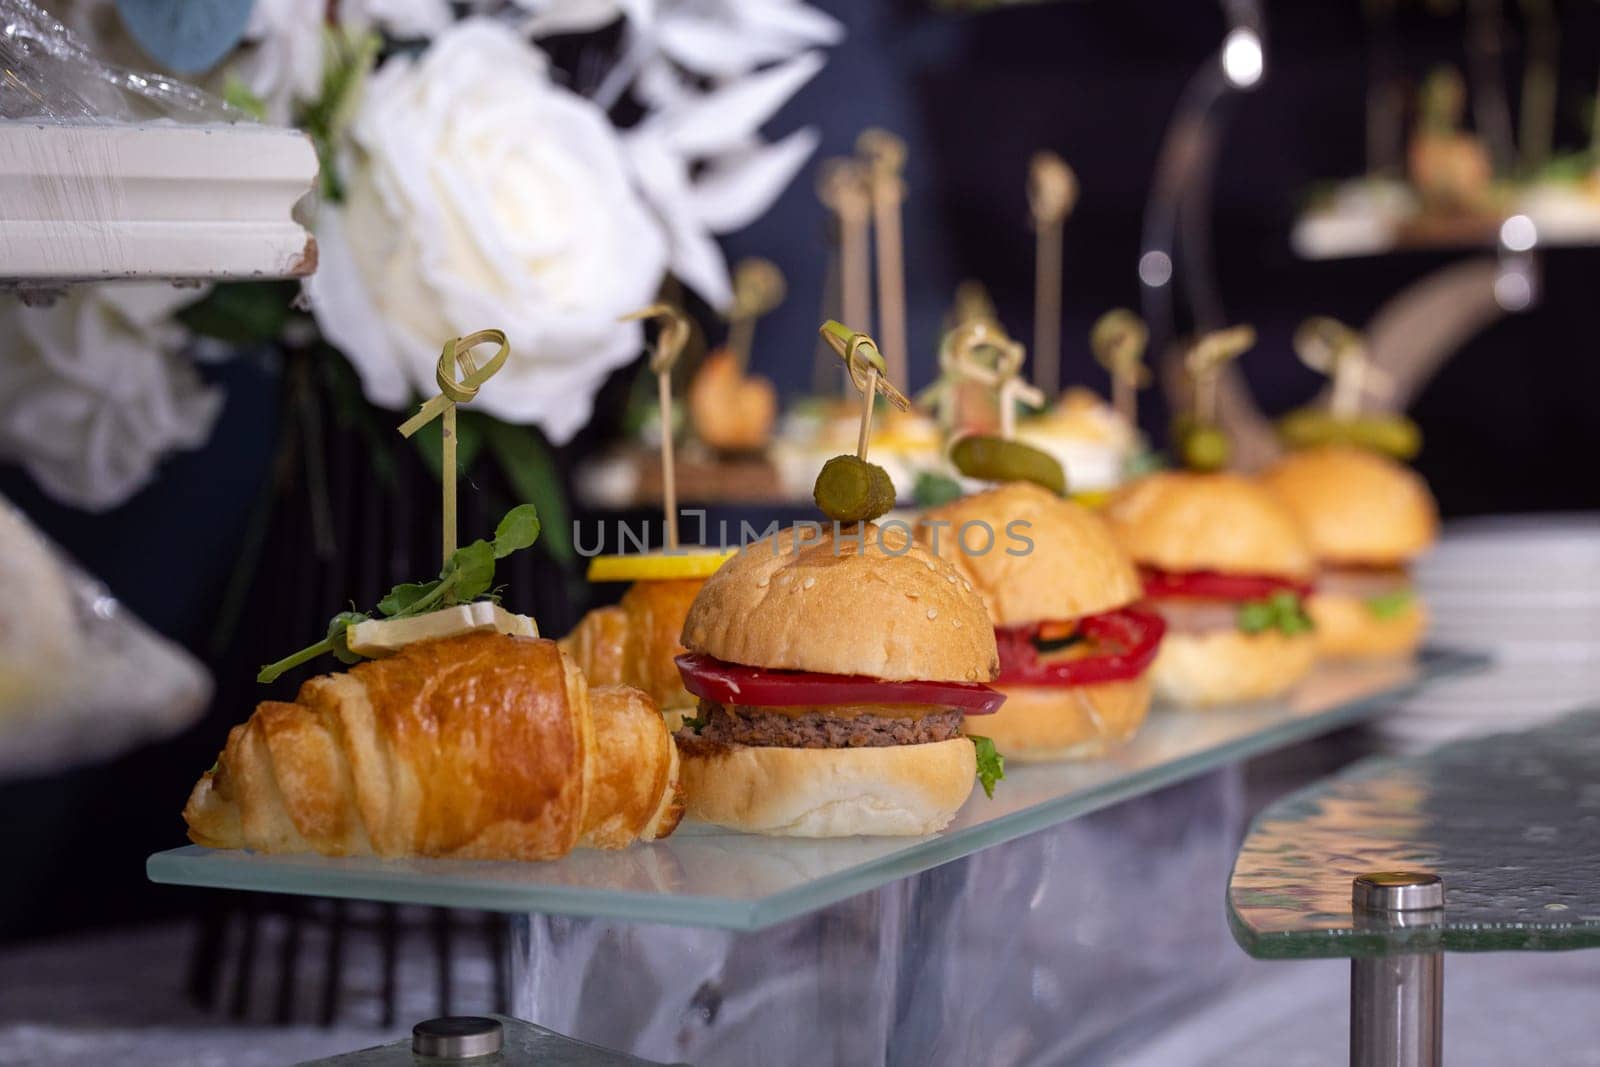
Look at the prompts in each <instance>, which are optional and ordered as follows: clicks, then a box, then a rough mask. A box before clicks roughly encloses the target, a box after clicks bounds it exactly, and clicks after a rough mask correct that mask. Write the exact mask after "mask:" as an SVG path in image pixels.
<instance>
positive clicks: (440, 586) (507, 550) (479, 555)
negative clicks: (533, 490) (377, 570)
mask: <svg viewBox="0 0 1600 1067" xmlns="http://www.w3.org/2000/svg"><path fill="white" fill-rule="evenodd" d="M538 539H539V513H538V512H537V511H536V510H535V509H534V506H533V505H532V504H520V505H518V506H517V507H514V508H512V509H511V510H510V511H508V512H506V515H505V518H503V519H501V520H500V525H498V526H496V527H495V530H494V540H492V541H474V542H472V543H471V544H470V545H463V546H461V547H460V548H458V549H456V550H455V551H454V552H453V553H451V554H450V558H449V559H448V560H446V561H445V565H444V569H443V570H441V571H440V572H439V577H438V578H435V579H434V580H433V581H430V582H403V583H401V584H400V585H397V586H395V587H394V588H393V589H391V590H389V593H388V595H387V596H385V597H384V598H383V599H382V600H380V601H378V614H380V615H382V616H383V617H384V618H386V619H405V618H410V617H412V616H415V615H422V614H425V613H427V612H429V611H433V610H434V609H436V608H442V607H449V606H450V605H452V604H464V603H468V602H470V601H473V600H477V599H478V598H479V597H483V596H486V595H490V591H491V589H492V588H493V586H494V564H495V560H498V559H504V558H505V557H506V556H509V555H510V554H511V553H513V552H517V551H519V550H521V549H524V548H527V547H528V546H529V545H532V544H533V543H534V542H535V541H537V540H538ZM371 617H372V616H371V614H370V613H368V612H364V611H341V612H340V613H339V614H337V615H335V616H334V617H333V618H332V619H330V620H328V633H327V636H325V637H324V638H323V639H322V640H321V641H318V642H317V643H316V644H314V645H309V646H307V647H305V648H302V649H301V650H300V651H298V652H295V653H293V654H292V655H289V656H285V657H284V658H283V659H280V660H279V661H278V662H276V663H269V664H267V665H266V666H265V667H262V668H261V672H260V673H259V674H257V675H256V681H258V682H262V683H266V682H272V681H275V680H277V678H278V676H279V675H281V674H283V673H284V672H286V671H290V670H293V669H294V668H296V667H298V666H300V665H301V664H302V663H308V662H310V661H311V660H314V659H316V658H317V657H318V656H323V655H327V654H328V653H330V652H331V653H333V655H334V656H335V657H336V658H337V659H338V660H339V662H340V663H355V662H357V661H359V660H360V659H361V655H360V654H359V653H357V652H352V651H351V650H350V644H349V639H348V631H349V629H350V627H352V626H354V625H355V624H356V623H358V622H362V621H364V620H366V619H370V618H371Z"/></svg>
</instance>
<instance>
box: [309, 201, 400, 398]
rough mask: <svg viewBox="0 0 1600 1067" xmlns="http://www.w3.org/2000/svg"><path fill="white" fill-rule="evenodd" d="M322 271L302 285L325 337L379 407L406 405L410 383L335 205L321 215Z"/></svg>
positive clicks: (319, 245)
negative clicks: (342, 354) (371, 295)
mask: <svg viewBox="0 0 1600 1067" xmlns="http://www.w3.org/2000/svg"><path fill="white" fill-rule="evenodd" d="M316 230H317V270H316V273H315V274H313V275H311V277H309V278H307V279H306V280H305V281H304V282H302V283H301V286H300V287H301V288H302V289H303V290H304V291H305V294H306V299H307V301H308V302H309V303H310V304H311V315H312V317H313V318H315V319H316V320H317V326H318V327H319V328H321V330H322V335H323V336H324V337H326V338H327V339H328V341H329V342H331V343H332V344H333V346H334V347H335V348H337V349H338V350H339V351H341V352H343V353H344V354H345V356H346V357H347V358H348V359H349V360H350V362H351V363H352V364H353V365H354V366H355V368H356V371H357V372H358V374H359V375H360V377H361V389H362V392H364V393H366V395H367V399H368V400H370V401H372V402H373V403H374V404H376V405H377V406H378V407H381V408H389V409H391V410H394V409H398V408H401V407H404V406H405V404H406V402H407V401H408V400H410V399H411V383H410V382H408V381H407V380H406V376H405V373H404V372H403V371H402V370H401V361H400V359H399V358H397V357H396V356H395V355H394V352H393V350H392V342H391V340H390V337H389V329H388V326H387V325H386V324H385V322H384V319H383V314H382V313H381V312H380V311H379V310H378V308H377V307H376V305H374V304H373V302H372V298H371V297H370V296H369V295H368V293H367V283H366V281H365V279H363V278H362V276H361V270H360V268H359V267H357V265H356V260H355V256H354V254H353V253H352V251H351V248H350V242H349V240H348V239H347V238H346V236H345V229H344V217H343V214H342V213H341V212H340V211H339V209H338V208H336V207H334V206H333V205H331V204H324V205H322V208H321V210H320V211H319V212H318V214H317V226H316Z"/></svg>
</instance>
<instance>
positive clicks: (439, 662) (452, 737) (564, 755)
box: [183, 632, 683, 860]
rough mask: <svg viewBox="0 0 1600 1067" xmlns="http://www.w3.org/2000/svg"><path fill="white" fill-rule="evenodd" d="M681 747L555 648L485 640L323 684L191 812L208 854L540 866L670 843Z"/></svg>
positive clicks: (187, 811)
mask: <svg viewBox="0 0 1600 1067" xmlns="http://www.w3.org/2000/svg"><path fill="white" fill-rule="evenodd" d="M682 813H683V794H682V790H681V789H680V787H679V785H678V758H677V747H676V745H674V744H673V742H672V739H671V737H670V735H669V734H668V733H667V730H666V726H665V724H664V722H663V721H662V718H661V714H660V712H659V711H658V710H657V709H656V707H655V706H654V705H653V704H652V703H651V702H650V701H649V699H648V698H647V697H645V696H644V694H642V693H639V692H638V691H637V690H631V689H624V688H617V687H597V688H594V689H591V688H590V687H589V684H588V681H587V680H586V679H585V677H584V675H583V672H582V671H580V670H579V669H578V667H577V665H576V664H575V663H574V662H573V661H572V660H571V658H570V657H568V656H567V655H565V654H564V653H562V652H561V651H560V650H559V649H558V648H557V647H556V645H555V642H553V641H545V640H536V639H532V638H525V637H512V636H509V635H505V634H496V633H486V632H477V633H470V634H462V635H459V636H456V637H447V638H442V639H439V640H433V641H421V642H418V643H416V644H413V645H408V646H406V647H405V648H403V649H401V650H400V652H399V653H397V654H396V655H394V656H392V657H389V658H388V659H382V660H375V661H372V662H368V663H363V664H361V665H359V666H357V667H354V668H352V669H351V670H350V671H348V672H347V673H344V674H334V675H324V676H322V677H318V678H312V679H310V680H309V681H307V682H306V683H305V684H304V685H303V686H301V687H300V692H299V694H298V696H297V697H296V699H295V702H294V703H292V704H286V703H281V702H277V701H266V702H263V703H262V704H260V705H258V706H257V708H256V710H255V713H254V714H253V715H251V716H250V718H249V720H248V721H247V722H244V723H242V724H240V725H238V726H235V727H234V728H233V730H232V731H231V732H230V733H229V734H228V743H227V747H225V748H224V749H223V751H222V755H221V756H220V757H219V758H218V760H217V766H216V767H215V768H213V769H212V770H211V771H208V772H206V774H205V775H204V776H202V777H201V779H200V781H199V782H198V783H197V784H196V785H195V787H194V792H193V793H192V794H191V795H190V797H189V803H188V804H187V806H185V808H184V810H183V817H184V820H185V821H186V822H187V823H188V824H189V837H190V839H191V840H193V841H194V842H196V843H197V844H201V845H206V846H208V847H211V848H250V849H256V850H258V851H262V852H320V853H322V854H324V855H330V856H364V855H378V856H449V857H458V858H463V859H515V860H541V859H552V858H555V857H557V856H562V855H565V854H566V853H567V852H570V851H571V850H572V849H573V848H574V847H575V846H578V845H589V846H593V847H596V848H621V847H623V846H625V845H627V844H629V843H631V842H633V841H635V840H639V841H651V840H654V839H656V838H658V837H665V836H666V835H668V834H670V833H671V832H672V831H673V829H674V828H675V827H676V826H677V824H678V820H679V819H680V818H681V817H682Z"/></svg>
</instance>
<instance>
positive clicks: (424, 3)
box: [339, 0, 455, 40]
mask: <svg viewBox="0 0 1600 1067" xmlns="http://www.w3.org/2000/svg"><path fill="white" fill-rule="evenodd" d="M339 21H340V22H342V23H343V24H344V25H346V26H349V27H351V28H352V29H358V30H364V29H366V28H368V27H369V26H379V27H381V28H382V29H384V30H386V31H387V32H388V33H390V34H393V35H394V36H395V37H399V38H401V39H402V40H417V39H420V38H426V37H432V36H434V35H435V34H439V33H443V32H444V31H445V30H446V29H447V28H449V26H450V24H451V23H452V22H454V21H455V14H454V13H453V12H452V11H451V10H450V4H449V0H340V3H339Z"/></svg>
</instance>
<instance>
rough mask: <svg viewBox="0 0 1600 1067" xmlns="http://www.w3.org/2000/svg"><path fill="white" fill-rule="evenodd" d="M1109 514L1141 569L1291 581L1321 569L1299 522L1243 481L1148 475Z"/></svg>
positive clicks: (1115, 500) (1118, 497)
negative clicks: (1318, 568) (1246, 575)
mask: <svg viewBox="0 0 1600 1067" xmlns="http://www.w3.org/2000/svg"><path fill="white" fill-rule="evenodd" d="M1105 514H1106V518H1107V519H1109V520H1110V522H1111V526H1112V529H1113V530H1114V531H1115V532H1116V535H1117V539H1118V541H1119V542H1120V543H1121V544H1122V547H1123V548H1124V549H1126V550H1127V552H1128V554H1129V555H1131V556H1132V557H1133V559H1134V561H1135V562H1136V563H1139V564H1141V565H1143V566H1147V567H1154V568H1157V569H1159V570H1164V571H1171V572H1174V573H1184V572H1192V571H1216V572H1218V573H1221V574H1248V575H1264V576H1268V577H1278V578H1294V579H1304V578H1309V577H1310V576H1311V575H1312V573H1313V572H1314V571H1315V569H1316V558H1315V556H1314V555H1313V554H1312V552H1311V546H1310V544H1309V542H1307V540H1306V538H1305V534H1304V533H1303V532H1302V531H1301V529H1300V526H1299V523H1298V521H1297V520H1296V519H1295V517H1294V514H1293V513H1292V512H1291V511H1290V510H1289V509H1288V508H1287V507H1286V506H1285V505H1284V504H1283V503H1282V502H1281V501H1280V500H1279V499H1278V498H1277V497H1276V496H1275V495H1273V494H1272V493H1270V492H1269V491H1268V490H1267V489H1266V488H1264V487H1263V486H1262V485H1261V484H1260V483H1259V482H1257V481H1255V480H1254V479H1251V478H1246V477H1244V476H1243V475H1239V474H1231V473H1225V472H1224V473H1216V474H1197V473H1194V472H1192V471H1162V472H1159V473H1156V474H1151V475H1147V476H1146V477H1144V478H1140V479H1139V480H1138V481H1136V482H1134V483H1132V484H1131V485H1128V486H1124V487H1123V488H1122V489H1120V490H1118V491H1117V492H1116V493H1115V494H1114V495H1113V496H1112V498H1111V500H1110V502H1109V503H1108V504H1107V505H1106V512H1105ZM1168 640H1169V641H1170V638H1169V639H1168Z"/></svg>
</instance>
